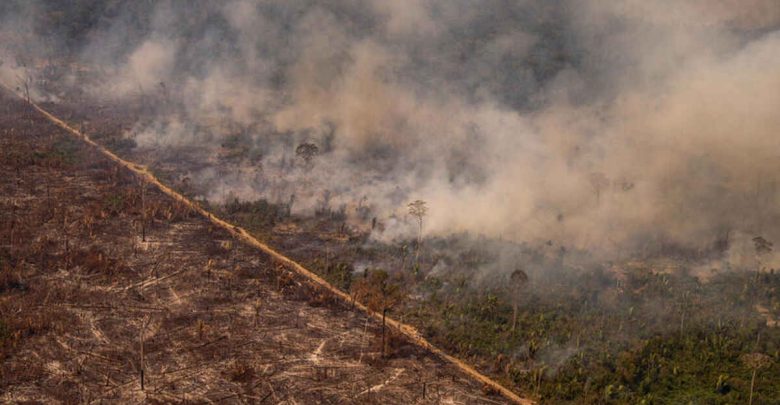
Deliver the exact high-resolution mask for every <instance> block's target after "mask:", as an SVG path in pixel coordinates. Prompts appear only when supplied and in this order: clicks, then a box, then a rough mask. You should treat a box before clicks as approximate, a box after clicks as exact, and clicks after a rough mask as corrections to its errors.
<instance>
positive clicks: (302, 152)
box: [295, 142, 320, 172]
mask: <svg viewBox="0 0 780 405" xmlns="http://www.w3.org/2000/svg"><path fill="white" fill-rule="evenodd" d="M319 154H320V148H318V147H317V145H315V144H313V143H310V142H304V143H302V144H300V145H298V147H297V148H295V156H297V157H298V158H300V159H301V160H303V169H304V170H306V171H307V172H308V171H310V170H311V169H312V168H313V167H314V158H315V157H317V155H319Z"/></svg>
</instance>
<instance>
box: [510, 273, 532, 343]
mask: <svg viewBox="0 0 780 405" xmlns="http://www.w3.org/2000/svg"><path fill="white" fill-rule="evenodd" d="M527 284H528V275H527V274H525V272H524V271H523V270H522V269H516V270H515V271H513V272H512V274H510V275H509V286H510V288H511V294H512V333H514V332H515V329H516V328H517V310H518V306H519V304H520V292H521V291H522V290H523V289H524V288H525V286H526V285H527Z"/></svg>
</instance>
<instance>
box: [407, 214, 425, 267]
mask: <svg viewBox="0 0 780 405" xmlns="http://www.w3.org/2000/svg"><path fill="white" fill-rule="evenodd" d="M408 208H409V215H411V216H413V217H414V218H415V219H417V224H418V231H417V252H416V253H415V262H417V259H418V258H419V257H420V245H421V244H422V227H423V218H424V217H425V215H426V214H427V213H428V207H427V206H426V203H425V201H423V200H415V201H412V202H410V203H409V205H408Z"/></svg>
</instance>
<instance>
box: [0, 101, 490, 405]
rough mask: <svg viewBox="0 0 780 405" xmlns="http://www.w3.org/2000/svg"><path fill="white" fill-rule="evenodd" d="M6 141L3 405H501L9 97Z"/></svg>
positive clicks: (0, 244) (2, 128) (0, 179)
mask: <svg viewBox="0 0 780 405" xmlns="http://www.w3.org/2000/svg"><path fill="white" fill-rule="evenodd" d="M0 133H1V134H2V135H1V136H0V151H1V152H0V356H1V357H0V358H1V359H2V365H1V366H0V402H3V403H18V402H24V401H33V402H45V403H51V402H63V403H75V402H80V403H81V402H83V403H91V402H109V403H112V402H113V403H138V402H148V403H170V402H177V403H179V402H194V403H207V402H217V403H302V404H303V403H305V404H309V403H339V404H341V403H440V402H441V403H503V402H504V401H503V399H502V398H500V397H498V396H496V395H494V394H492V393H486V392H484V391H483V389H482V387H481V386H480V384H478V383H476V382H474V381H472V380H470V379H468V378H466V377H465V376H464V375H462V374H461V373H460V372H459V371H458V370H456V369H454V367H452V366H451V365H449V364H448V363H445V362H443V361H441V360H440V359H438V358H436V357H435V356H433V355H431V354H430V353H428V352H426V351H424V350H422V349H420V348H419V347H417V346H415V345H412V344H410V343H407V342H406V341H404V340H403V338H401V337H399V336H397V335H395V334H393V333H392V332H390V331H388V332H387V333H388V335H387V339H386V341H387V344H386V350H385V356H382V350H381V349H382V343H381V342H382V328H381V325H379V324H377V323H376V322H374V321H372V320H370V319H368V318H367V317H366V315H365V314H363V313H360V312H357V311H353V310H351V308H349V307H347V306H345V305H344V304H341V303H339V302H336V301H335V300H334V299H333V297H331V296H330V295H328V294H327V293H324V292H321V291H320V290H318V289H317V288H316V287H313V286H311V285H310V284H308V282H307V281H306V280H303V279H301V278H300V277H299V276H297V275H296V274H295V273H293V272H292V271H290V270H289V269H286V268H285V267H284V266H282V265H280V264H277V263H273V262H272V261H271V259H270V258H269V257H267V256H266V255H264V254H262V253H260V252H258V251H256V250H254V249H252V248H249V247H247V246H244V245H242V244H241V243H239V242H238V241H236V240H233V239H232V238H231V237H230V236H229V235H228V233H227V232H225V231H224V230H221V229H219V228H216V227H214V226H213V225H212V224H211V223H210V222H209V221H208V220H207V219H205V218H202V217H199V216H198V215H196V214H194V213H193V212H190V211H189V209H188V208H186V207H183V206H181V205H179V204H178V203H175V202H173V201H172V200H170V199H169V198H167V197H166V196H164V195H162V194H161V193H160V192H158V191H157V190H155V189H154V188H151V187H149V186H145V185H144V184H142V183H141V182H140V181H139V180H138V179H137V178H135V177H134V176H133V175H131V174H130V173H128V172H125V171H124V170H122V169H119V168H118V167H117V166H115V165H114V164H112V163H111V162H110V161H108V160H107V159H105V158H104V157H102V156H101V155H100V154H99V153H98V152H96V151H95V150H92V149H91V148H89V147H86V146H85V145H84V144H81V143H80V142H78V141H76V140H73V139H72V138H70V137H69V135H67V134H65V133H64V132H63V131H62V130H60V129H58V128H57V127H55V126H54V125H53V124H51V123H49V122H48V121H46V120H45V119H44V118H43V117H41V116H40V115H38V114H36V113H34V112H33V111H32V110H31V109H30V108H29V107H28V106H26V105H25V104H24V103H23V102H21V101H19V100H17V99H15V98H12V96H10V95H7V94H2V95H0ZM142 375H143V386H142Z"/></svg>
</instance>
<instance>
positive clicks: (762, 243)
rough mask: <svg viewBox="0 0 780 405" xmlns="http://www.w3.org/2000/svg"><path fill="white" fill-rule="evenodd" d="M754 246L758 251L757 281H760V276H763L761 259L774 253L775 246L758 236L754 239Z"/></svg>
mask: <svg viewBox="0 0 780 405" xmlns="http://www.w3.org/2000/svg"><path fill="white" fill-rule="evenodd" d="M753 246H754V247H755V249H756V261H757V262H758V266H756V279H758V276H759V274H761V259H762V258H763V257H764V256H766V255H768V254H769V253H772V246H773V245H772V242H770V241H768V240H766V239H764V238H762V237H761V236H756V237H755V238H753Z"/></svg>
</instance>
